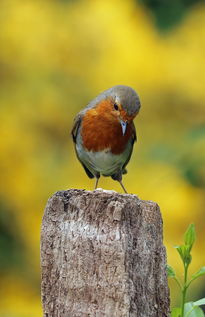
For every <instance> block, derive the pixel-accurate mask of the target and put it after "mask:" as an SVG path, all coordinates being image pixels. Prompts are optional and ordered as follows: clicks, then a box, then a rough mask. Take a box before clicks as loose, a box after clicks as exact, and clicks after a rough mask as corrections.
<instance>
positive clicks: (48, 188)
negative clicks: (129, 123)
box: [0, 0, 205, 317]
mask: <svg viewBox="0 0 205 317" xmlns="http://www.w3.org/2000/svg"><path fill="white" fill-rule="evenodd" d="M162 2H164V1H162ZM165 2H166V1H165ZM165 2H164V3H165ZM192 2H193V3H192ZM160 3H161V2H160V0H159V1H158V2H157V1H152V0H141V1H137V0H136V1H134V0H126V1H125V0H124V1H123V0H113V1H109V0H96V1H92V0H84V1H83V0H81V1H80V0H73V1H71V0H70V1H68V0H67V1H66V0H50V1H49V0H41V1H40V0H25V1H21V0H1V2H0V46H1V47H0V98H1V106H0V120H1V124H0V131H1V138H0V175H1V182H0V316H1V317H38V316H41V315H42V310H41V302H40V265H39V241H40V225H41V219H42V216H43V210H44V207H45V204H46V201H47V199H48V197H49V196H51V195H52V194H53V193H54V192H55V191H58V190H65V189H69V188H85V189H88V190H92V189H93V185H94V184H93V181H92V180H90V179H88V178H87V176H86V175H85V173H84V171H83V169H82V168H81V166H80V164H79V162H78V161H77V159H76V157H75V153H74V150H73V145H72V141H71V137H70V130H71V126H72V122H73V118H74V116H75V114H76V113H77V112H78V111H79V110H80V109H81V108H83V107H84V106H85V105H86V104H87V103H88V102H89V101H90V100H91V99H92V98H93V97H95V96H96V95H97V94H98V93H99V92H101V91H103V90H104V89H107V88H109V87H111V86H113V85H116V84H124V85H129V86H132V87H133V88H134V89H136V90H137V92H138V93H139V95H140V98H141V104H142V108H141V111H140V115H139V116H138V117H137V118H136V120H135V124H136V128H137V133H138V143H137V144H136V145H135V150H134V153H133V156H132V160H131V161H130V163H129V165H128V174H127V175H126V176H125V177H124V184H125V186H126V188H127V189H128V191H129V192H131V193H135V194H137V195H138V196H139V197H140V198H141V199H148V200H154V201H156V202H157V203H158V204H159V205H160V207H161V211H162V215H163V220H164V243H165V246H166V248H167V253H168V262H169V264H170V265H172V266H173V267H175V268H176V270H177V272H178V273H179V275H181V274H182V265H181V263H180V260H179V257H178V255H177V252H176V250H175V249H174V248H173V246H174V245H176V244H179V243H181V242H182V237H183V232H184V231H185V229H186V228H187V226H188V224H189V223H195V225H196V231H197V241H196V244H195V247H194V249H193V263H192V265H191V273H194V272H195V271H196V270H197V269H198V268H199V267H201V266H203V265H205V252H204V246H205V242H204V237H205V217H204V212H205V207H204V206H205V4H204V2H203V1H191V0H189V1H187V4H189V5H185V3H186V1H183V0H181V1H179V0H178V1H170V3H172V4H171V5H168V6H167V7H166V5H165V7H163V4H162V6H161V4H160ZM168 3H169V1H168ZM179 3H181V6H178V4H179ZM99 187H103V188H106V189H114V190H116V191H121V189H120V187H119V184H118V183H117V182H114V181H113V180H111V179H110V178H101V179H100V183H99ZM170 287H171V298H172V306H173V305H176V304H178V303H179V296H178V290H177V288H176V286H175V285H174V283H170ZM203 296H205V283H204V279H203V278H201V280H200V281H199V282H198V283H197V282H196V283H195V284H193V286H192V288H191V291H189V298H190V299H191V300H195V299H199V298H201V297H203Z"/></svg>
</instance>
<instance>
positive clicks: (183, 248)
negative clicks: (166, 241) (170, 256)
mask: <svg viewBox="0 0 205 317" xmlns="http://www.w3.org/2000/svg"><path fill="white" fill-rule="evenodd" d="M175 248H176V249H177V252H178V253H179V255H180V257H181V259H182V261H183V263H184V264H190V263H191V260H192V257H191V254H190V247H189V246H188V245H177V246H175Z"/></svg>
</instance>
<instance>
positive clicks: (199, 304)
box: [194, 297, 205, 306]
mask: <svg viewBox="0 0 205 317" xmlns="http://www.w3.org/2000/svg"><path fill="white" fill-rule="evenodd" d="M201 305H205V297H204V298H202V299H199V300H197V301H196V302H194V306H201Z"/></svg>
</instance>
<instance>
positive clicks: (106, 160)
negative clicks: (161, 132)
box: [71, 85, 141, 193]
mask: <svg viewBox="0 0 205 317" xmlns="http://www.w3.org/2000/svg"><path fill="white" fill-rule="evenodd" d="M140 107H141V103H140V99H139V96H138V94H137V92H136V91H135V90H134V89H133V88H131V87H129V86H124V85H116V86H114V87H112V88H109V89H107V90H105V91H103V92H102V93H100V94H99V95H98V96H97V97H96V98H94V99H93V100H92V101H91V102H90V103H88V105H87V106H86V107H85V108H84V109H82V110H81V111H80V112H79V113H78V114H77V115H76V117H75V118H74V123H73V126H72V130H71V135H72V139H73V143H74V147H75V152H76V156H77V158H78V160H79V161H80V163H81V164H82V166H83V168H84V170H85V172H86V174H87V176H88V177H89V178H95V179H96V181H95V187H94V189H97V186H98V181H99V178H100V176H101V175H102V176H110V177H111V178H112V179H113V180H116V181H118V182H119V183H120V185H121V187H122V189H123V191H124V192H125V193H127V190H126V189H125V186H124V185H123V182H122V175H123V174H126V173H127V170H126V166H127V164H128V162H129V160H130V158H131V155H132V152H133V146H134V143H135V141H136V140H137V134H136V129H135V125H134V122H133V119H134V118H135V117H136V115H137V114H138V113H139V110H140Z"/></svg>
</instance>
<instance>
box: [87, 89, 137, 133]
mask: <svg viewBox="0 0 205 317" xmlns="http://www.w3.org/2000/svg"><path fill="white" fill-rule="evenodd" d="M89 108H94V109H95V111H96V112H97V113H98V114H99V115H101V116H103V117H105V118H106V119H108V120H109V122H111V123H112V122H113V123H114V122H115V123H116V122H119V123H120V124H121V127H122V134H123V135H125V133H126V129H127V125H128V124H129V122H131V121H132V120H133V119H134V118H135V117H136V115H137V114H138V112H139V110H140V100H139V96H138V95H137V93H136V92H135V90H134V89H133V88H131V87H128V86H123V85H118V86H114V87H112V88H110V89H107V90H105V91H104V92H102V93H101V94H100V95H98V97H97V98H95V99H94V100H93V101H92V102H91V103H90V104H89Z"/></svg>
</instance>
